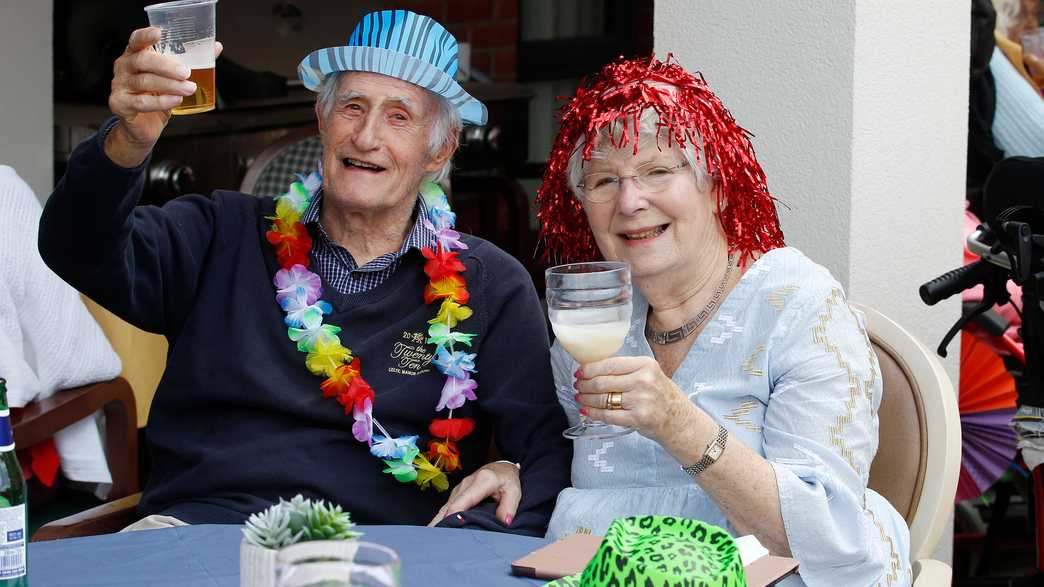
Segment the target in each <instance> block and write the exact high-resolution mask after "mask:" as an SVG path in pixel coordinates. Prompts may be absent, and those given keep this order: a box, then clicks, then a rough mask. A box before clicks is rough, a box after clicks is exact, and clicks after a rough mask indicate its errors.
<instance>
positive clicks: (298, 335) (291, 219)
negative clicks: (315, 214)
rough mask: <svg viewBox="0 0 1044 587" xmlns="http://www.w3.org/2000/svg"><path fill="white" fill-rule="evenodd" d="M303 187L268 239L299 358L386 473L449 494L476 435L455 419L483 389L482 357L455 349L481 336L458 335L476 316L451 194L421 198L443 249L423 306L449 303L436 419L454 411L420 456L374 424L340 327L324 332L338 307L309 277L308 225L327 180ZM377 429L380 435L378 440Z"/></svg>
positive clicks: (433, 263)
mask: <svg viewBox="0 0 1044 587" xmlns="http://www.w3.org/2000/svg"><path fill="white" fill-rule="evenodd" d="M298 177H299V181H295V182H293V183H292V184H290V189H289V190H288V191H287V192H286V193H285V194H283V195H282V196H279V197H278V198H276V215H275V216H274V217H271V218H269V220H271V221H272V227H271V230H269V231H268V232H267V233H266V235H265V236H266V237H267V239H268V242H269V243H271V244H272V247H273V248H274V249H275V253H276V259H277V260H278V262H279V266H280V267H282V269H280V270H279V271H277V272H276V275H275V279H274V280H273V282H274V283H275V288H276V301H277V302H278V303H279V306H280V307H281V308H283V310H284V311H285V312H286V318H285V319H284V322H285V323H286V326H287V334H288V336H289V337H290V340H292V341H294V342H296V343H297V350H299V351H301V352H302V353H307V357H306V358H305V367H307V368H308V370H309V371H311V372H312V373H313V374H315V375H320V376H324V377H326V380H325V381H323V382H322V383H321V384H319V388H320V389H321V390H322V392H323V397H324V398H331V397H332V398H334V399H336V400H337V402H338V403H340V404H341V405H343V406H344V411H345V413H346V414H351V415H352V417H353V418H354V419H355V423H354V424H353V425H352V434H353V435H354V436H355V438H356V439H357V440H358V441H360V442H365V443H367V445H369V447H370V453H371V454H373V455H374V456H376V457H378V458H380V459H382V460H384V463H385V465H387V468H386V469H384V471H383V472H385V473H389V474H391V475H393V476H394V477H395V478H396V479H397V480H398V481H400V482H402V483H416V484H417V485H420V487H421V489H427V488H428V487H429V486H430V487H434V488H435V489H436V490H438V491H446V489H448V488H449V480H448V479H447V478H446V473H450V472H452V471H456V470H458V469H460V467H461V463H460V450H459V449H458V448H457V442H458V441H459V440H460V439H462V438H464V437H466V436H467V435H469V434H471V432H472V431H474V429H475V421H474V420H473V419H471V418H454V417H453V410H454V409H456V408H459V407H461V406H463V405H464V403H465V402H466V401H467V400H474V399H476V397H475V388H476V387H478V384H477V383H476V382H475V380H474V379H472V378H471V374H472V373H474V372H475V354H474V353H471V354H469V353H465V352H463V351H459V350H455V348H454V346H455V345H456V344H458V343H459V344H461V345H464V346H468V347H470V346H471V339H472V338H474V337H475V335H474V334H465V333H463V332H455V331H454V330H453V328H454V327H455V326H457V324H459V323H460V322H463V321H464V320H467V319H468V318H469V317H470V316H471V308H469V307H467V306H465V305H464V304H465V303H467V301H468V297H469V296H468V290H467V284H466V283H465V281H464V277H463V276H462V275H461V273H463V272H464V264H463V263H461V261H460V259H458V258H457V255H458V253H457V250H462V249H467V248H468V247H467V245H466V244H464V243H463V242H462V241H461V240H460V233H458V232H457V231H455V230H453V225H454V223H455V221H456V214H454V213H453V211H452V210H451V209H450V206H449V201H448V200H447V199H446V194H445V193H443V191H442V189H441V188H439V186H438V184H435V183H431V182H426V183H424V184H422V185H421V192H420V195H421V197H422V198H424V203H425V205H426V206H427V208H428V217H427V218H425V219H423V222H424V225H425V226H426V227H428V228H429V229H430V230H432V231H434V232H435V234H436V236H437V239H438V244H437V246H436V249H435V250H434V251H433V250H432V249H431V248H430V247H424V248H423V249H422V251H421V252H422V254H423V255H424V257H425V258H426V259H427V262H425V264H424V273H425V274H427V276H428V278H429V280H430V281H429V283H428V285H427V286H426V287H425V288H424V302H425V303H426V304H431V303H432V302H434V301H435V300H442V303H441V304H440V306H439V311H438V313H437V314H436V315H435V317H434V318H432V319H431V320H429V321H428V323H429V324H430V325H431V326H430V327H429V328H428V339H427V340H426V341H425V342H426V343H427V344H434V345H435V347H436V350H435V358H434V360H433V361H432V363H433V364H434V365H435V367H436V368H438V370H439V371H440V372H442V373H443V374H444V375H446V383H445V384H444V385H443V387H442V396H441V398H440V399H439V403H438V405H436V406H435V412H436V413H438V412H441V411H442V410H448V411H449V416H448V417H447V418H441V419H440V418H435V419H433V420H432V421H431V425H430V426H429V428H428V432H429V433H430V434H431V436H432V437H433V439H432V440H431V441H429V442H428V451H427V452H426V453H424V454H421V451H420V449H419V448H418V447H417V436H400V437H397V438H396V437H393V436H392V435H391V434H389V433H388V431H387V430H385V428H384V427H383V426H381V424H380V422H378V421H377V419H376V418H374V417H373V404H374V402H375V401H376V398H375V396H374V392H373V388H371V387H370V385H369V384H368V383H366V380H365V379H364V378H363V376H362V365H361V363H360V362H359V357H357V356H353V355H352V351H351V349H349V348H347V347H345V346H343V345H342V344H341V340H340V338H339V337H338V336H337V333H338V332H340V331H341V328H340V327H339V326H334V325H332V324H323V315H324V314H329V313H330V312H332V311H333V306H331V305H330V304H329V303H328V302H325V301H323V300H321V299H319V298H320V297H321V296H322V281H321V280H320V278H319V276H318V275H316V274H315V273H313V272H311V271H309V270H308V266H309V263H310V259H309V252H310V251H311V250H312V238H311V236H309V234H308V230H307V229H306V228H305V225H304V224H303V223H302V222H301V215H302V214H304V213H305V211H306V210H307V209H308V206H309V205H310V204H311V202H312V198H314V197H315V194H316V193H317V192H318V191H319V188H320V187H321V186H322V176H321V175H320V174H319V173H312V174H311V175H309V176H308V177H303V176H298ZM374 426H376V427H377V429H378V430H379V431H380V432H381V434H378V435H374V434H373V428H374Z"/></svg>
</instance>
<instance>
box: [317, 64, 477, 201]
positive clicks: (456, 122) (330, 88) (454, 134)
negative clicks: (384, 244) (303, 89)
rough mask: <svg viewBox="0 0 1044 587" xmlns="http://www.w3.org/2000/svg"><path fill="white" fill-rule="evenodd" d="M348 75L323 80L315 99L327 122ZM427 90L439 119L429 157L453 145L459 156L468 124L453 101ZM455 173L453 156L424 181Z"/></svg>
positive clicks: (431, 137) (433, 128) (430, 136)
mask: <svg viewBox="0 0 1044 587" xmlns="http://www.w3.org/2000/svg"><path fill="white" fill-rule="evenodd" d="M346 73H350V72H347V71H338V72H336V73H333V74H330V75H328V76H326V79H324V80H323V85H322V86H321V87H320V88H319V92H318V93H317V94H316V96H315V100H316V102H318V104H319V111H320V112H321V113H322V117H323V119H324V120H325V119H326V118H327V117H328V116H330V113H331V112H332V111H333V107H334V102H335V100H334V97H335V96H336V95H337V90H338V89H339V88H340V87H341V76H343V75H344V74H346ZM421 89H423V90H424V91H425V92H427V93H428V95H429V96H431V97H432V98H433V99H434V102H435V104H436V107H437V108H438V112H437V113H436V116H435V123H434V124H432V126H431V131H430V132H429V133H428V155H430V156H432V157H435V156H437V155H438V154H439V151H441V150H442V149H443V148H444V147H446V146H447V145H451V146H452V147H453V151H454V152H456V150H457V144H458V141H459V140H460V139H459V137H460V129H461V128H463V126H464V124H463V122H462V121H461V119H460V112H458V111H457V109H456V108H454V107H453V105H452V104H450V103H449V100H447V99H445V98H443V97H442V96H440V95H438V94H436V93H435V92H432V91H430V90H427V89H424V88H421ZM452 169H453V157H452V154H451V156H450V158H449V159H447V160H446V163H445V164H444V165H443V166H442V167H441V168H439V170H438V171H434V172H432V173H428V174H426V175H425V176H424V181H433V182H435V183H441V182H443V181H445V180H446V179H447V178H449V175H450V171H451V170H452Z"/></svg>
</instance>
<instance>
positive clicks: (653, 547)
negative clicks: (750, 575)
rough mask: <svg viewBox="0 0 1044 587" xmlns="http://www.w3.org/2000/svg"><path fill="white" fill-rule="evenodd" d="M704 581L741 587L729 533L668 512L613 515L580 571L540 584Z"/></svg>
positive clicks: (592, 586) (710, 586) (714, 586)
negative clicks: (626, 516) (628, 515)
mask: <svg viewBox="0 0 1044 587" xmlns="http://www.w3.org/2000/svg"><path fill="white" fill-rule="evenodd" d="M606 585H621V586H622V585H642V586H649V587H661V586H662V587H670V586H673V585H706V586H707V587H719V586H720V587H746V585H747V579H746V577H745V576H744V575H743V563H742V562H741V561H740V557H739V551H738V550H737V549H736V543H735V542H734V541H733V540H732V536H731V535H729V533H728V532H726V531H725V530H723V529H721V528H719V527H717V526H714V525H712V524H706V523H704V522H700V521H699V520H690V519H688V518H674V517H669V516H637V517H632V518H619V519H617V520H614V521H613V523H612V524H611V525H610V526H609V531H608V532H606V533H605V539H604V540H602V544H601V546H599V547H598V552H596V553H595V555H594V558H592V559H591V562H589V563H588V564H587V567H586V568H584V570H583V572H581V573H578V574H576V575H571V576H569V577H562V578H561V579H557V580H555V581H551V582H550V583H547V584H546V585H545V587H604V586H606Z"/></svg>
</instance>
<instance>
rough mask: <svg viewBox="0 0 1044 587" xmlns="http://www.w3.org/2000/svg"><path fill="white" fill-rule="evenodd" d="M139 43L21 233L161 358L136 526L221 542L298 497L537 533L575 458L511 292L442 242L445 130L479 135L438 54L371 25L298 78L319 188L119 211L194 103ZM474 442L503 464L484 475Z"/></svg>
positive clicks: (455, 244)
mask: <svg viewBox="0 0 1044 587" xmlns="http://www.w3.org/2000/svg"><path fill="white" fill-rule="evenodd" d="M159 37H160V34H159V30H158V29H155V28H147V29H141V30H138V31H135V32H134V33H133V34H132V35H131V37H130V42H129V44H128V46H127V51H126V52H125V53H124V54H123V55H122V56H121V57H120V58H119V59H118V60H117V61H116V64H115V68H114V71H115V78H114V80H113V83H112V88H113V89H112V94H111V96H110V98H109V106H110V108H111V110H112V112H113V113H114V114H115V117H114V118H112V119H111V120H110V121H109V122H107V123H106V124H105V125H104V126H103V127H102V129H101V130H100V131H99V132H98V134H97V135H96V136H94V137H91V138H89V139H87V140H86V141H84V142H83V143H82V144H81V145H79V146H78V147H77V149H76V150H75V152H74V153H73V156H72V158H71V159H70V161H69V167H68V171H67V172H66V174H65V177H64V178H63V179H62V180H61V182H60V183H59V185H58V187H57V189H56V190H55V192H54V194H53V195H52V196H51V198H50V200H49V201H48V203H47V208H46V211H45V214H44V219H43V223H42V226H41V230H40V250H41V253H42V254H43V257H44V259H45V260H46V261H47V263H48V264H49V265H50V266H51V267H52V268H53V269H54V270H55V272H57V273H58V274H59V275H61V276H62V277H63V278H64V279H66V280H67V281H68V282H69V283H71V284H72V285H74V286H75V287H77V288H78V289H80V290H81V291H83V292H85V293H87V294H88V295H89V296H90V297H92V298H93V299H95V300H97V301H98V302H99V303H101V304H102V305H104V306H105V307H107V308H109V309H110V310H112V311H113V312H115V313H116V314H117V315H119V316H121V317H123V318H124V319H126V320H128V321H129V322H131V323H133V324H135V325H137V326H139V327H141V328H144V329H146V330H150V331H153V332H160V333H163V334H164V335H166V337H167V338H168V340H169V341H170V354H169V356H168V360H167V369H166V372H165V373H164V376H163V379H162V381H161V382H160V385H159V389H158V390H157V393H156V397H155V400H154V402H153V407H152V412H151V414H150V417H149V431H148V440H149V445H150V450H151V457H152V467H151V473H150V477H149V479H148V484H147V486H146V488H145V492H144V495H143V497H142V500H141V505H140V506H139V508H140V513H141V514H142V515H143V516H149V517H148V518H146V519H145V520H143V521H142V522H141V523H140V524H139V525H138V526H137V527H154V526H155V525H157V524H159V525H164V524H166V525H170V524H180V523H207V522H219V523H221V522H224V523H228V522H232V523H235V522H241V521H243V520H244V518H245V517H247V516H248V515H249V514H251V513H253V512H257V511H259V510H262V509H264V508H265V507H267V506H268V505H270V504H271V503H273V502H275V501H276V500H278V498H280V497H291V496H293V495H295V494H297V493H302V494H304V495H305V496H306V497H316V498H325V499H329V500H332V501H333V502H336V503H338V504H340V505H342V506H343V507H344V508H345V509H347V510H348V511H350V512H351V513H352V515H353V516H354V519H355V520H356V521H358V522H362V523H392V524H424V523H428V522H429V521H431V522H440V520H441V523H443V524H446V525H451V526H463V525H472V526H478V527H484V528H490V529H507V530H509V531H517V532H521V533H531V534H543V532H544V527H545V526H546V524H547V520H548V516H549V514H550V511H551V509H552V507H553V506H554V501H555V497H556V496H557V494H558V492H559V490H561V489H562V488H563V487H564V486H566V485H567V484H568V481H569V462H570V459H571V450H572V449H571V447H570V446H568V443H566V442H565V441H564V440H562V439H561V435H560V432H561V430H562V429H563V428H564V427H565V418H564V415H563V413H562V410H561V408H560V407H559V406H558V404H557V401H556V399H555V396H554V387H553V383H552V377H551V373H550V368H549V362H548V341H547V334H546V329H545V326H544V324H545V322H544V318H543V315H542V310H541V306H540V303H539V301H538V299H537V297H536V295H535V293H534V291H533V286H532V282H531V281H530V280H529V279H528V277H527V274H526V273H525V272H524V270H523V269H522V267H521V265H520V264H519V263H518V262H516V261H515V260H514V259H512V258H511V257H509V256H508V255H506V254H504V253H503V252H502V251H500V250H498V249H497V248H496V247H494V246H493V245H491V244H489V243H487V242H484V241H482V240H481V239H478V238H475V237H472V236H469V235H461V234H459V233H457V232H455V231H454V230H453V218H454V216H453V212H452V211H451V210H450V208H449V206H448V202H447V200H446V197H445V196H444V195H443V194H442V192H441V190H439V189H438V184H437V183H435V182H436V181H438V180H439V179H441V178H444V177H445V176H446V175H447V173H448V169H449V162H450V158H451V157H452V155H453V153H454V151H455V149H456V147H457V136H458V134H459V131H460V127H461V121H462V120H463V121H465V122H469V123H477V124H482V123H484V122H485V117H486V110H485V107H484V106H483V105H482V104H481V103H480V102H478V101H477V100H475V99H474V98H473V97H471V96H470V95H468V94H467V92H465V91H464V89H463V88H461V87H460V86H459V85H458V84H457V83H456V82H455V81H454V80H453V74H454V72H455V71H456V68H457V57H456V56H457V43H456V41H455V39H454V38H453V37H452V35H450V34H449V33H448V32H447V31H446V30H445V29H444V28H443V27H442V26H441V25H439V24H438V23H437V22H435V21H434V20H432V19H430V18H427V17H424V16H420V15H417V14H414V13H411V12H407V11H401V10H397V11H384V12H380V13H373V14H370V15H367V16H366V17H364V18H363V20H362V21H361V22H360V23H359V25H358V26H357V27H356V29H355V31H354V32H353V34H352V36H351V38H350V39H349V41H348V44H347V45H346V46H344V47H332V48H328V49H321V50H319V51H316V52H314V53H312V54H311V55H309V56H308V57H306V58H305V59H304V60H303V61H302V62H301V65H300V67H299V73H300V75H301V78H302V80H303V81H304V82H305V85H306V86H307V87H309V88H310V89H313V90H315V91H317V92H318V97H317V101H316V116H317V117H318V121H319V129H320V134H321V136H322V142H323V158H322V166H321V170H320V171H321V174H322V175H321V178H320V177H319V175H318V173H317V174H312V175H311V176H309V177H307V178H301V179H300V180H299V181H297V182H294V183H293V184H292V185H289V186H288V191H287V193H286V194H285V195H284V196H281V197H279V198H276V199H275V200H272V199H264V198H255V197H253V196H249V195H246V194H241V193H237V192H229V191H217V192H215V193H214V194H213V195H212V196H211V197H205V196H199V195H188V196H184V197H181V198H178V199H176V200H173V201H171V202H169V203H168V204H166V205H165V206H163V207H162V208H156V207H150V206H143V207H136V206H135V204H136V202H137V200H138V198H139V196H140V194H141V189H142V182H143V179H144V173H145V169H146V166H147V162H148V158H149V154H150V152H151V150H152V148H153V146H154V145H155V144H156V142H157V141H158V140H159V138H160V135H161V134H162V132H163V129H164V127H165V126H166V124H167V122H168V120H169V119H170V115H171V114H170V109H171V108H173V107H175V106H176V105H178V104H179V103H180V102H181V99H182V97H183V96H187V95H190V94H192V93H193V91H194V89H195V88H194V84H193V83H192V82H190V81H188V77H189V71H188V70H187V69H184V68H183V67H182V66H180V65H179V64H178V63H177V62H176V61H174V60H173V59H170V58H168V57H165V56H163V55H160V54H159V53H156V52H154V51H153V50H151V46H152V45H153V44H154V43H156V42H157V41H159ZM218 50H220V46H219V48H218ZM288 179H293V178H288ZM491 436H492V438H493V440H495V443H496V447H497V448H498V449H499V451H500V453H501V454H502V455H503V456H504V457H505V458H507V459H510V462H505V461H498V462H493V463H488V462H487V461H488V460H489V459H488V457H487V454H488V452H489V450H488V449H489V448H490V446H491ZM515 463H517V464H518V465H516V464H515ZM449 487H454V490H453V492H452V493H449V494H447V493H443V492H444V491H446V490H448V489H449ZM447 498H448V501H447ZM486 498H491V500H489V501H488V503H484V504H483V505H481V506H479V507H476V508H474V509H471V508H472V506H475V505H476V504H479V502H482V501H483V500H485V499H486ZM493 502H497V503H496V504H494V503H493ZM440 507H441V509H440ZM494 508H495V509H496V511H495V517H494V511H493V510H494ZM456 512H463V513H462V514H460V515H452V516H447V514H455V513H456Z"/></svg>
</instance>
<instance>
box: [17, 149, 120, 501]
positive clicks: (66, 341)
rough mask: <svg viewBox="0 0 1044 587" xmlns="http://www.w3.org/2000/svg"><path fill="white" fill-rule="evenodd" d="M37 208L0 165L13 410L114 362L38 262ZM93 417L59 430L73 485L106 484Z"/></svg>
mask: <svg viewBox="0 0 1044 587" xmlns="http://www.w3.org/2000/svg"><path fill="white" fill-rule="evenodd" d="M41 211H42V208H41V207H40V202H39V201H38V200H37V199H36V196H34V195H33V192H32V189H30V187H29V186H28V185H27V184H26V183H25V182H24V181H23V180H22V179H21V178H20V177H18V174H17V173H15V171H14V169H11V168H10V167H6V166H3V165H0V377H3V378H4V379H6V380H7V398H8V402H9V403H10V405H11V406H12V407H22V406H24V405H26V404H27V403H29V402H31V401H33V400H36V399H40V398H45V397H47V396H50V395H52V394H54V393H55V392H57V391H59V390H62V389H69V388H72V387H77V386H81V385H87V384H90V383H95V382H98V381H105V380H108V379H112V378H113V377H116V376H117V375H118V374H119V373H120V370H121V366H120V359H119V357H118V356H117V355H116V353H115V352H114V351H113V350H112V346H111V345H110V344H109V341H108V339H106V338H105V334H104V333H102V331H101V328H100V327H99V326H98V324H97V322H95V321H94V319H93V318H92V317H91V315H90V313H88V312H87V308H86V307H85V306H84V305H83V301H82V300H81V299H80V294H79V293H77V291H76V290H74V289H73V288H72V287H70V286H69V285H68V284H67V283H65V282H64V281H62V280H61V278H59V277H58V276H57V275H55V274H54V272H52V271H51V270H50V269H49V268H48V267H47V266H46V265H45V264H44V262H43V259H41V258H40V252H39V250H38V249H37V244H36V239H37V232H38V231H39V226H40V213H41ZM101 426H103V423H102V414H101V412H100V411H99V412H98V413H95V414H94V415H93V416H89V417H87V418H84V419H83V420H80V421H79V422H76V423H75V424H73V425H71V426H69V427H67V428H65V429H64V430H61V431H60V432H58V433H57V434H56V435H55V437H54V440H55V445H56V447H57V449H58V455H59V456H60V457H61V466H62V472H63V473H64V474H65V476H66V477H68V478H69V479H71V480H73V481H81V482H85V483H99V484H103V485H102V486H100V487H99V488H98V489H99V490H100V492H101V493H104V492H105V491H107V489H106V485H105V484H110V483H112V476H111V475H110V473H109V467H108V464H107V463H106V460H105V450H104V448H103V443H102V436H101Z"/></svg>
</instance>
